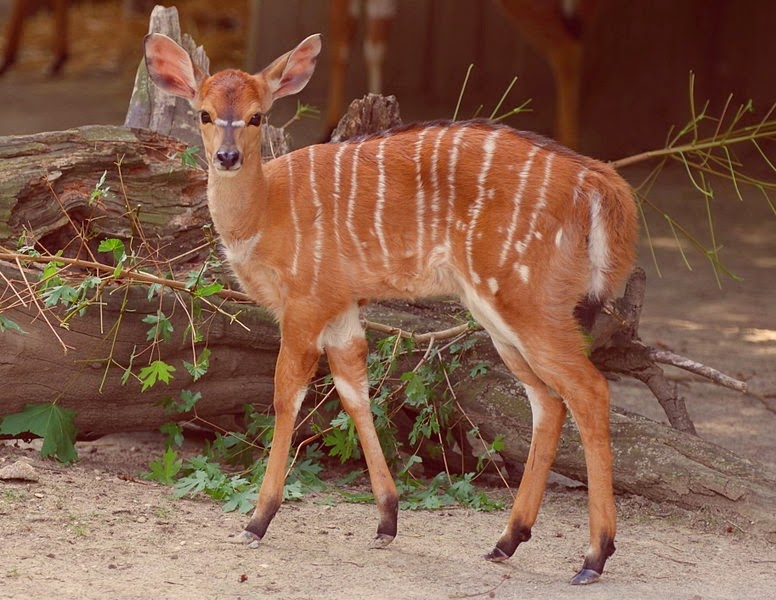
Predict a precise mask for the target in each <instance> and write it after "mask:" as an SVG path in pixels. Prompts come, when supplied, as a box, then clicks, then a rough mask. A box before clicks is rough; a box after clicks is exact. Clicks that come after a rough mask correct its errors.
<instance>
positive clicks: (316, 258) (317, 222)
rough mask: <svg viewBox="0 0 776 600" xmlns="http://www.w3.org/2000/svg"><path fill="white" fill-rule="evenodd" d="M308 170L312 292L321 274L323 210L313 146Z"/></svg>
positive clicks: (310, 151) (310, 150) (310, 147)
mask: <svg viewBox="0 0 776 600" xmlns="http://www.w3.org/2000/svg"><path fill="white" fill-rule="evenodd" d="M308 148H309V150H308V155H309V161H310V164H309V169H310V193H311V195H312V200H313V207H315V215H314V216H313V228H314V229H315V240H314V242H313V281H312V286H311V290H312V291H313V292H314V291H315V288H316V287H317V286H318V277H319V275H320V272H321V261H322V260H323V210H322V208H323V207H322V206H321V198H320V196H319V195H318V184H317V182H316V180H315V168H316V165H315V146H308Z"/></svg>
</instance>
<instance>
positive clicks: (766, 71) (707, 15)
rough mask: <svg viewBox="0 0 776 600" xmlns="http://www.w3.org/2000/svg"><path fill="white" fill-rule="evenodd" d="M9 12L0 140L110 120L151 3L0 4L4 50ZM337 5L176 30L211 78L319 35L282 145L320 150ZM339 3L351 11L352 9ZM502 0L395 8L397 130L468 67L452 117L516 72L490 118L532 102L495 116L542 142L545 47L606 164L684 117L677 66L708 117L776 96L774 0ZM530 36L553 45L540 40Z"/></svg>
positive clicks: (228, 8) (191, 4) (233, 4)
mask: <svg viewBox="0 0 776 600" xmlns="http://www.w3.org/2000/svg"><path fill="white" fill-rule="evenodd" d="M17 4H23V5H26V16H25V17H24V19H23V20H22V25H23V29H22V30H21V39H20V44H19V49H18V52H17V54H16V61H15V63H14V64H13V65H10V66H9V67H8V68H7V69H6V70H5V72H4V73H3V75H2V76H1V77H0V106H2V109H0V135H8V134H21V133H33V132H39V131H47V130H57V129H66V128H69V127H73V126H78V125H84V124H96V123H109V124H121V123H122V122H123V120H124V115H125V112H126V107H127V103H128V100H129V97H130V94H131V91H132V84H133V79H134V74H135V71H136V69H137V66H138V63H139V62H140V60H141V49H142V37H143V35H144V34H145V32H146V29H147V26H148V25H147V23H148V14H149V13H150V10H151V8H152V6H153V2H147V1H144V0H82V1H70V2H63V1H62V0H40V1H34V0H0V36H2V40H1V42H2V47H3V48H5V47H6V46H7V43H8V41H9V37H13V33H12V32H11V29H10V28H9V25H10V19H11V15H12V14H13V9H14V5H17ZM336 4H337V3H336V0H228V1H221V2H217V3H214V2H212V1H210V0H180V1H179V2H177V3H175V5H176V6H177V7H178V9H179V12H180V18H181V26H182V30H183V31H184V32H188V33H190V34H191V35H192V36H193V37H194V39H195V40H196V42H197V43H199V44H202V45H204V46H205V49H206V51H207V53H208V55H209V56H210V59H211V66H212V70H217V69H221V68H225V67H241V68H257V66H260V65H264V64H266V63H268V62H269V61H271V60H272V59H274V58H275V57H277V56H278V55H280V54H281V53H283V52H285V51H286V50H288V49H290V48H292V47H293V46H294V45H295V44H296V43H298V42H299V41H300V40H301V39H303V38H304V37H306V36H307V35H309V34H311V33H315V32H321V33H323V36H324V38H323V44H324V46H323V47H324V50H323V53H322V57H321V59H320V61H319V64H318V68H317V72H316V74H315V75H314V76H313V79H312V81H311V83H310V85H309V86H308V87H307V88H306V90H304V92H303V93H302V94H301V95H300V99H301V100H302V101H303V102H306V103H309V104H312V105H314V106H316V107H318V108H319V109H320V110H321V117H320V118H319V119H316V120H312V119H304V120H303V121H301V122H298V123H296V124H294V125H293V126H292V129H291V134H292V137H293V140H294V144H295V145H302V144H306V143H310V142H312V141H317V140H319V139H321V138H322V137H323V136H324V134H325V131H326V127H327V125H326V124H325V122H324V121H325V112H326V107H327V102H328V101H327V98H328V93H329V89H328V84H329V82H330V81H331V72H330V68H331V58H332V36H331V35H330V33H331V31H330V30H331V28H332V17H331V15H330V13H331V11H332V7H333V6H334V5H336ZM340 4H342V5H343V6H347V7H346V8H344V9H342V10H344V11H348V10H349V5H350V4H351V2H350V1H349V0H348V1H346V2H341V3H340ZM361 4H363V1H362V2H361ZM378 4H385V2H378ZM387 4H389V5H390V4H392V3H391V2H388V3H387ZM502 4H508V2H506V1H501V0H397V1H396V3H395V11H393V12H391V13H390V19H389V23H388V26H387V27H386V28H385V32H386V35H385V50H384V57H385V58H384V65H383V69H382V71H383V77H382V81H383V85H382V89H383V92H384V93H385V94H394V95H396V97H397V98H398V101H399V104H400V106H401V112H402V117H403V120H404V121H405V122H410V121H416V120H425V119H438V118H450V117H452V115H453V112H454V110H455V106H456V103H457V100H458V95H459V93H460V90H461V86H462V84H463V81H464V78H465V76H466V71H467V68H468V66H469V65H470V64H473V65H474V68H473V70H472V73H471V76H470V78H469V82H468V85H467V87H466V90H465V93H464V96H463V101H462V106H461V109H460V111H459V118H468V117H470V116H472V115H474V114H475V113H477V111H478V107H480V106H482V107H483V108H482V109H481V110H480V112H479V113H478V114H480V115H482V116H488V115H489V114H490V113H491V111H492V110H493V107H494V106H495V105H496V104H497V103H498V101H499V99H500V98H501V96H502V94H503V93H504V91H505V90H506V89H507V86H508V85H509V83H510V81H511V80H512V78H513V77H515V76H516V77H517V78H518V79H517V83H516V85H515V86H514V87H513V88H512V90H511V92H510V93H509V95H508V97H507V99H506V101H505V103H504V105H503V107H502V109H501V112H502V113H503V112H506V111H507V110H508V109H509V108H512V107H514V106H517V105H519V104H522V103H523V102H524V101H526V100H529V99H530V104H529V108H530V109H531V110H530V112H525V113H521V114H518V115H515V116H513V117H510V118H509V119H508V120H507V122H508V123H509V124H511V125H513V126H515V127H517V128H519V129H531V130H535V131H539V132H541V133H544V134H547V135H555V134H556V133H557V126H556V123H555V114H556V85H555V82H554V79H553V70H552V68H551V63H552V60H553V52H556V51H558V48H562V47H564V46H563V45H564V44H568V43H571V44H572V46H574V48H575V49H574V50H573V52H579V56H580V57H581V58H580V59H579V60H578V71H579V73H578V75H579V100H578V107H577V114H578V115H579V116H578V138H577V140H576V141H575V142H574V144H573V145H575V146H576V147H577V148H578V149H579V150H581V151H582V152H584V153H587V154H591V155H594V156H597V157H599V158H604V159H616V158H620V157H623V156H625V155H628V154H631V153H635V152H638V151H642V150H646V149H651V148H655V147H660V146H662V145H663V143H664V140H665V139H666V136H667V134H668V131H669V129H670V127H671V126H677V127H682V126H683V125H684V124H685V123H686V122H687V121H688V119H689V116H690V110H689V79H690V72H693V73H694V74H695V90H694V94H695V102H696V104H697V105H698V107H700V106H702V105H703V104H704V103H705V102H706V100H709V102H710V107H709V111H710V112H711V113H719V112H720V111H721V110H722V108H723V106H724V104H725V102H726V100H727V98H728V95H729V94H730V93H733V94H734V102H733V105H734V106H735V107H737V106H738V105H739V104H741V103H744V102H746V101H748V100H750V99H751V100H752V102H753V106H754V108H755V110H756V113H757V114H758V115H764V114H765V112H766V111H767V109H768V108H770V105H771V104H772V103H773V102H774V100H776V93H775V92H776V77H775V76H774V74H775V71H774V60H776V35H774V32H775V31H776V2H774V1H772V0H652V1H647V0H635V1H622V0H620V1H617V0H593V1H592V3H590V2H588V0H577V1H576V2H575V1H574V0H527V1H526V0H523V1H522V2H518V4H521V5H523V6H522V7H521V8H522V9H523V10H524V11H525V10H528V11H531V10H532V11H533V12H534V13H538V14H539V18H535V19H533V21H531V20H530V19H527V20H526V19H523V22H522V23H520V22H518V21H519V19H516V18H515V16H514V15H513V14H511V13H510V12H509V11H508V10H505V9H504V6H502ZM590 4H592V8H591V6H590ZM60 5H64V6H65V8H64V10H65V11H66V19H67V21H66V22H67V36H66V38H67V53H68V59H67V61H66V62H64V64H63V65H62V66H61V69H60V70H59V72H58V74H56V75H55V76H51V75H49V70H50V68H51V65H52V62H53V61H54V60H55V52H54V51H53V50H52V40H53V39H56V34H57V31H61V30H62V27H61V25H57V19H56V18H55V15H56V11H55V10H53V8H52V7H54V8H55V7H57V6H60ZM548 7H550V8H551V10H550V9H548ZM17 10H18V7H17ZM550 13H552V14H550ZM365 14H366V10H365V9H364V8H363V6H362V10H361V13H360V15H361V16H360V17H358V18H357V19H356V20H355V21H353V23H354V24H355V27H354V33H353V38H352V42H351V44H350V46H351V52H350V55H349V58H348V60H347V61H346V73H345V75H346V76H345V84H344V98H345V100H346V101H350V100H351V99H353V98H356V97H360V96H362V95H363V94H364V93H366V91H367V87H368V85H367V75H366V64H365V59H364V56H363V52H362V43H363V38H364V31H365V27H366V25H365ZM548 14H549V17H548ZM553 15H554V16H553ZM534 16H535V15H534ZM553 18H554V19H555V22H554V23H553V22H551V20H552V19H553ZM542 19H544V20H542ZM60 22H61V21H60ZM553 28H554V29H555V30H557V31H560V34H562V35H563V36H565V38H564V39H561V40H560V41H558V38H557V37H556V38H554V39H553V38H552V35H554V34H553V33H552V32H551V31H550V35H549V37H548V35H545V34H547V31H549V30H552V29H553ZM557 31H556V32H555V33H557ZM537 39H538V40H539V42H538V43H537ZM542 39H543V40H545V42H547V39H550V42H549V43H545V44H544V46H543V47H541V46H542V42H541V40H542ZM254 48H255V50H254ZM555 59H557V55H555ZM294 109H295V102H294V100H288V99H287V100H284V101H282V102H280V103H278V105H277V106H276V108H275V109H274V110H273V115H272V118H271V121H272V122H273V124H275V125H281V124H283V123H284V122H285V121H286V120H287V118H288V117H289V116H290V115H291V114H292V113H293V111H294Z"/></svg>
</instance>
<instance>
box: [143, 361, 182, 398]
mask: <svg viewBox="0 0 776 600" xmlns="http://www.w3.org/2000/svg"><path fill="white" fill-rule="evenodd" d="M174 371H175V367H173V366H172V365H169V364H167V363H166V362H164V361H163V360H155V361H154V362H152V363H151V364H150V365H148V366H147V367H143V368H142V369H140V380H141V381H142V382H143V387H142V389H141V390H140V391H141V392H145V391H146V390H147V389H148V388H150V387H151V386H154V385H156V382H157V381H163V382H164V383H170V380H171V379H172V378H173V375H172V374H173V372H174Z"/></svg>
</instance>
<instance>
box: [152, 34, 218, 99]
mask: <svg viewBox="0 0 776 600" xmlns="http://www.w3.org/2000/svg"><path fill="white" fill-rule="evenodd" d="M143 46H144V50H145V62H146V69H148V75H149V76H150V77H151V81H153V82H154V83H155V84H156V86H157V87H159V88H160V89H162V90H164V91H165V92H168V93H170V94H173V95H174V96H179V97H181V98H185V99H186V100H189V101H191V100H193V99H194V97H195V96H196V95H197V90H198V89H199V84H200V83H201V82H202V80H203V79H204V78H205V77H206V76H207V75H206V74H205V73H203V72H202V71H201V69H198V68H197V67H196V66H195V65H194V63H192V62H191V57H190V56H189V53H188V52H186V51H185V50H184V49H183V48H181V47H180V46H179V45H178V44H176V43H175V42H174V41H173V40H172V39H170V38H169V37H167V36H166V35H163V34H161V33H150V34H148V35H147V36H146V37H145V40H144V42H143Z"/></svg>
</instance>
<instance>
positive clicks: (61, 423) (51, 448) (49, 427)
mask: <svg viewBox="0 0 776 600" xmlns="http://www.w3.org/2000/svg"><path fill="white" fill-rule="evenodd" d="M0 433H1V434H6V435H13V436H16V435H19V434H21V433H31V434H33V435H37V436H40V437H41V438H43V446H42V447H41V449H40V453H41V456H56V458H57V459H58V460H60V461H61V462H63V463H69V462H73V461H75V460H76V459H77V458H78V453H77V452H76V449H75V434H76V428H75V411H74V410H70V409H68V408H61V407H59V406H57V405H56V404H51V403H49V404H28V405H27V406H25V408H24V410H23V411H21V412H18V413H14V414H11V415H6V416H5V417H4V418H3V421H2V424H0Z"/></svg>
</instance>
